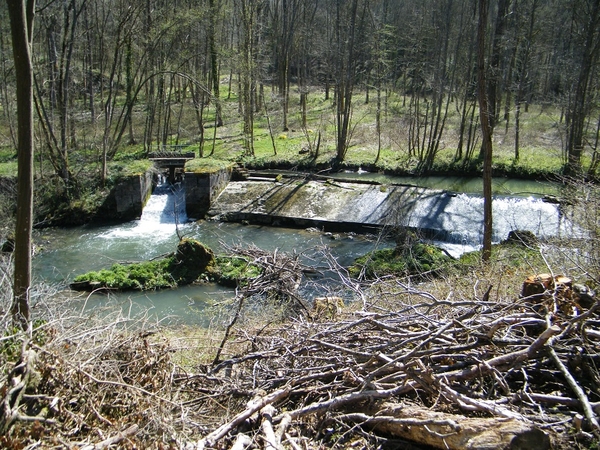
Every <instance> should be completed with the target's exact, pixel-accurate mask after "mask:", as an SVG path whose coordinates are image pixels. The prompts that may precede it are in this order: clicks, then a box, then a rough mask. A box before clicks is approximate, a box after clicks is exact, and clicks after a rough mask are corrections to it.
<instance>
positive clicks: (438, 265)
mask: <svg viewBox="0 0 600 450" xmlns="http://www.w3.org/2000/svg"><path fill="white" fill-rule="evenodd" d="M451 261H452V258H451V257H450V256H448V255H447V254H446V253H445V252H444V251H443V250H441V249H440V248H438V247H436V246H435V245H431V244H426V243H424V242H419V241H416V242H411V243H410V245H406V243H404V244H402V245H400V244H399V245H397V246H396V247H395V248H386V249H382V250H375V251H373V252H370V253H367V254H366V255H364V256H361V257H359V258H357V259H356V260H355V261H354V264H353V265H352V266H350V268H349V272H350V275H352V276H354V277H358V276H360V275H361V273H362V274H363V276H364V277H365V278H368V279H371V278H377V277H382V276H386V275H395V276H407V275H419V274H423V273H425V272H431V271H438V270H440V269H442V268H444V267H446V266H447V265H448V263H450V262H451Z"/></svg>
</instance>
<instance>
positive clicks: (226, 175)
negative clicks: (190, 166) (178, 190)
mask: <svg viewBox="0 0 600 450" xmlns="http://www.w3.org/2000/svg"><path fill="white" fill-rule="evenodd" d="M230 179H231V169H224V170H220V171H218V172H213V173H193V172H186V173H185V179H184V183H185V204H186V210H187V215H188V217H190V218H194V219H202V218H204V216H205V215H206V213H207V212H208V209H209V208H210V205H211V203H212V202H213V200H214V199H216V198H217V197H218V196H219V194H220V193H221V191H223V189H225V187H226V186H227V184H228V183H229V180H230Z"/></svg>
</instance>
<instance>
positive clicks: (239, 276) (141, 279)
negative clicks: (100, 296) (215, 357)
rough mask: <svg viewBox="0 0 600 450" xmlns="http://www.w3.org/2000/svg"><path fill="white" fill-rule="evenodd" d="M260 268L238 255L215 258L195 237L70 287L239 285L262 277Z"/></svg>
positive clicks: (79, 279) (81, 278) (91, 275)
mask: <svg viewBox="0 0 600 450" xmlns="http://www.w3.org/2000/svg"><path fill="white" fill-rule="evenodd" d="M260 273H261V270H260V268H259V267H258V266H256V265H254V264H251V263H250V262H249V261H248V260H246V259H244V258H241V257H237V256H219V257H215V254H214V252H213V251H212V250H211V249H210V248H208V247H206V246H205V245H204V244H202V243H201V242H198V241H197V240H194V239H183V240H182V241H181V242H180V243H179V245H178V246H177V250H176V251H175V253H173V254H171V255H170V256H168V257H166V258H162V259H159V260H156V261H148V262H143V263H136V264H127V265H125V264H114V265H113V266H112V267H111V268H110V269H103V270H100V271H95V272H88V273H85V274H83V275H79V276H77V277H76V278H75V279H74V280H73V283H71V289H74V290H82V291H92V290H95V289H101V288H107V289H115V290H119V291H125V290H153V289H164V288H173V287H177V286H183V285H186V284H191V283H194V282H196V281H214V282H218V283H220V284H223V285H226V286H238V285H240V284H243V283H245V282H246V281H247V280H249V279H251V278H255V277H257V276H259V275H260Z"/></svg>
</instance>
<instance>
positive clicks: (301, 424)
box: [181, 282, 600, 449]
mask: <svg viewBox="0 0 600 450" xmlns="http://www.w3.org/2000/svg"><path fill="white" fill-rule="evenodd" d="M378 289H379V291H380V292H383V291H386V290H388V291H390V292H391V291H393V292H394V293H395V294H394V295H395V297H396V304H395V308H394V310H393V311H392V310H389V309H387V310H386V309H384V308H367V309H364V310H362V311H357V312H355V313H354V314H352V315H350V316H347V317H344V318H343V319H339V320H336V321H332V322H319V321H317V322H315V321H304V320H302V319H299V320H296V321H295V322H293V323H292V324H288V325H286V326H285V327H284V328H282V329H277V330H274V331H273V332H271V333H268V334H267V335H256V336H252V337H251V339H250V340H251V343H250V347H249V351H248V352H247V353H244V354H240V355H239V356H237V357H234V358H231V359H228V360H225V361H222V362H220V363H219V364H217V365H215V366H213V367H208V368H207V373H206V374H203V375H202V374H198V375H196V377H195V378H194V377H187V378H185V379H182V380H181V382H182V383H185V384H186V385H188V386H190V387H192V386H194V385H195V386H197V387H198V388H200V386H206V382H207V380H212V382H211V384H212V388H211V399H212V400H213V401H214V400H215V399H216V398H219V399H221V400H220V402H225V401H226V399H229V400H231V399H232V397H237V398H238V399H239V396H240V395H243V394H242V393H245V395H247V396H250V395H252V396H254V397H253V398H252V399H250V401H249V402H248V403H247V405H240V404H239V401H238V402H237V408H234V409H233V410H231V411H230V415H231V417H230V418H229V419H228V420H226V421H224V423H223V424H222V425H221V426H219V427H217V428H215V429H214V430H212V431H211V432H210V433H208V434H207V435H206V436H204V437H203V438H202V439H201V440H199V441H197V442H195V443H194V444H193V445H190V448H211V447H219V448H221V447H223V446H227V445H233V444H232V443H233V442H234V441H237V442H238V446H237V447H236V448H246V447H247V446H248V445H250V444H251V443H253V444H254V445H258V446H264V447H265V448H283V447H284V446H289V447H292V448H306V442H310V441H314V440H317V441H319V442H321V443H323V444H325V445H327V446H334V445H337V446H339V447H345V446H348V445H350V444H351V442H352V441H353V440H355V439H357V437H361V439H368V440H371V441H372V442H371V444H375V443H376V442H377V441H381V440H382V439H383V436H387V437H388V438H389V437H390V436H392V437H395V438H401V439H405V440H407V441H410V442H413V443H420V444H424V445H429V446H432V447H435V448H442V449H445V448H446V449H447V448H450V449H452V448H454V449H459V448H529V449H544V448H550V447H551V445H553V446H554V448H561V446H562V445H564V448H573V447H572V446H573V445H574V444H575V443H581V446H582V448H587V446H588V445H590V443H591V442H595V441H596V442H597V440H598V438H599V436H600V433H599V432H600V429H599V426H598V419H597V413H598V412H600V379H599V378H600V376H599V372H598V369H597V365H598V362H599V361H598V359H599V358H600V354H599V353H598V349H599V342H600V333H599V330H598V326H599V325H600V321H599V320H598V314H597V312H598V309H599V307H600V305H599V303H597V302H596V303H594V304H593V305H592V306H591V308H590V309H587V310H585V311H580V314H578V315H575V316H573V315H566V314H564V313H563V312H562V311H563V309H564V308H562V307H558V305H557V303H558V302H564V296H563V293H562V292H560V293H559V292H546V293H545V295H543V296H542V298H536V299H534V300H535V301H532V298H521V299H517V298H515V299H514V301H511V302H506V303H502V302H490V301H486V299H481V300H476V301H461V302H450V301H446V300H440V299H436V298H435V297H433V296H432V295H430V294H428V293H425V292H420V291H419V290H416V289H413V288H411V287H410V286H405V285H402V284H401V283H399V282H394V283H392V285H389V284H388V285H386V284H385V283H383V284H381V285H379V286H378ZM558 294H560V295H558ZM216 379H220V380H221V383H220V385H219V383H216V384H215V380H216ZM364 436H368V438H365V437H364ZM511 445H512V447H510V446H511Z"/></svg>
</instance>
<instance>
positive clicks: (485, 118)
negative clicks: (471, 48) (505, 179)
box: [477, 0, 492, 261]
mask: <svg viewBox="0 0 600 450" xmlns="http://www.w3.org/2000/svg"><path fill="white" fill-rule="evenodd" d="M488 8H489V0H479V24H478V26H477V98H478V100H479V117H480V121H481V133H482V135H483V142H482V144H481V145H482V153H483V252H482V255H481V257H482V259H483V261H489V259H490V257H491V255H492V127H491V124H490V115H491V112H490V106H489V104H488V98H487V92H488V89H487V81H486V61H485V34H486V25H487V17H488Z"/></svg>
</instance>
